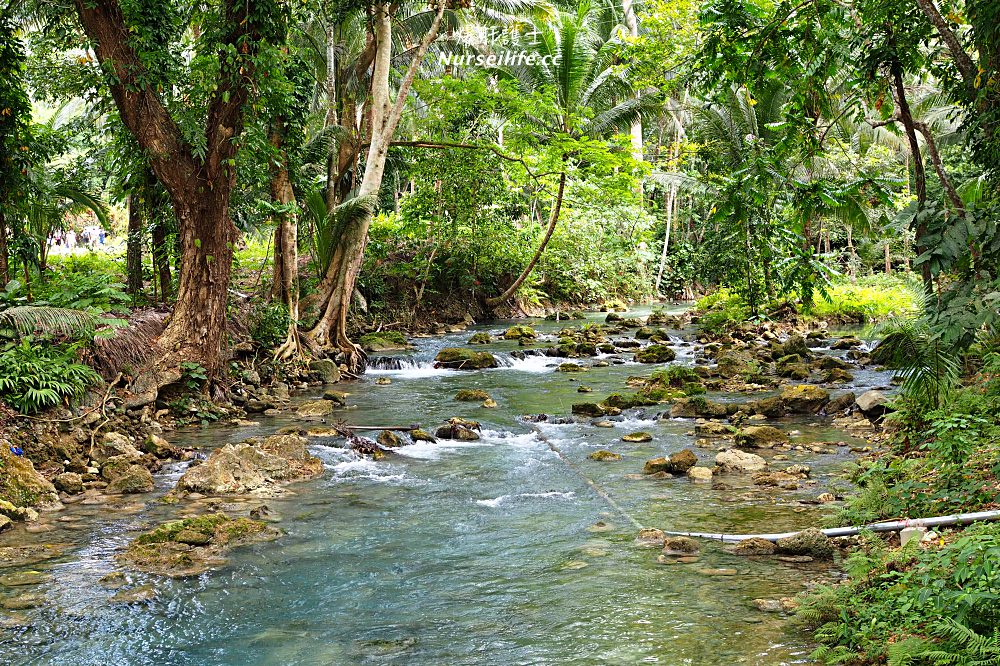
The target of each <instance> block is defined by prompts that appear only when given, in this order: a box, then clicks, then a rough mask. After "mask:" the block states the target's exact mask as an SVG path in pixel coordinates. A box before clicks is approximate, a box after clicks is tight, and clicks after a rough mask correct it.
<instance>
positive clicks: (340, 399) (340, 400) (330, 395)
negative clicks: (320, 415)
mask: <svg viewBox="0 0 1000 666" xmlns="http://www.w3.org/2000/svg"><path fill="white" fill-rule="evenodd" d="M349 395H350V393H344V392H343V391H334V390H333V389H328V390H326V391H323V399H324V400H329V401H330V402H332V403H333V404H335V405H337V406H338V407H343V406H345V405H347V396H349Z"/></svg>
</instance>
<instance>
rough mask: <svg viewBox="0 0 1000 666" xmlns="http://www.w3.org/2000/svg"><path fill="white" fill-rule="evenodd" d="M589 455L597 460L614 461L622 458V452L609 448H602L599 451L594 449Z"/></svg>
mask: <svg viewBox="0 0 1000 666" xmlns="http://www.w3.org/2000/svg"><path fill="white" fill-rule="evenodd" d="M587 457H588V458H590V459H591V460H596V461H598V462H614V461H617V460H621V459H622V456H621V454H620V453H615V452H614V451H608V450H607V449H600V450H598V451H594V452H593V453H591V454H590V455H588V456H587Z"/></svg>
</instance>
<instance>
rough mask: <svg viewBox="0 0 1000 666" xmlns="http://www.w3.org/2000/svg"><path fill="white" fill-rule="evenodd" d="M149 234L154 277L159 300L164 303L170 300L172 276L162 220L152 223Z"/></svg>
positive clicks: (165, 230) (168, 249)
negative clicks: (158, 288) (157, 286)
mask: <svg viewBox="0 0 1000 666" xmlns="http://www.w3.org/2000/svg"><path fill="white" fill-rule="evenodd" d="M151 235H152V238H151V240H152V243H151V244H150V250H151V252H150V254H152V255H153V266H154V269H155V271H156V279H157V282H159V284H160V302H161V303H166V302H167V301H168V300H170V291H171V280H172V278H171V277H170V248H169V247H167V229H166V226H165V225H164V224H163V221H162V220H161V221H159V222H157V223H156V224H154V225H153V228H152V230H151Z"/></svg>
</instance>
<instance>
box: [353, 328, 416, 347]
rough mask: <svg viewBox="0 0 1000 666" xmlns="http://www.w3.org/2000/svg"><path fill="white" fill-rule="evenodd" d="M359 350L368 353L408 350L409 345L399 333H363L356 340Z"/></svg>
mask: <svg viewBox="0 0 1000 666" xmlns="http://www.w3.org/2000/svg"><path fill="white" fill-rule="evenodd" d="M358 344H360V345H361V348H362V349H364V350H365V351H369V352H381V351H400V350H404V349H410V348H411V345H410V344H409V343H408V342H407V341H406V336H404V335H403V334H402V333H400V332H399V331H379V332H378V333H365V334H364V335H362V336H361V337H360V338H359V339H358Z"/></svg>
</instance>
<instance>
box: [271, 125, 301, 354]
mask: <svg viewBox="0 0 1000 666" xmlns="http://www.w3.org/2000/svg"><path fill="white" fill-rule="evenodd" d="M284 140H285V137H284V121H283V120H282V119H281V118H278V119H276V120H275V122H274V127H273V129H272V131H271V145H272V146H273V147H274V149H275V152H276V153H277V158H276V160H275V161H274V162H273V163H272V164H271V198H272V199H273V200H274V202H275V203H276V204H278V207H279V210H280V212H279V213H278V216H279V224H278V228H277V229H276V230H275V233H274V293H275V294H277V295H278V297H279V298H281V300H282V301H283V302H284V304H285V306H286V307H287V308H288V321H289V323H288V335H287V337H286V338H285V342H284V343H283V344H282V345H281V346H280V347H278V349H277V350H275V353H274V355H275V358H281V359H289V358H297V357H299V356H301V355H302V346H301V343H300V340H299V327H298V324H299V287H298V277H299V254H298V224H297V221H296V220H297V218H296V212H295V210H294V207H295V191H294V190H293V189H292V180H291V177H290V175H289V173H288V155H287V153H286V150H285V147H284Z"/></svg>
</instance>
